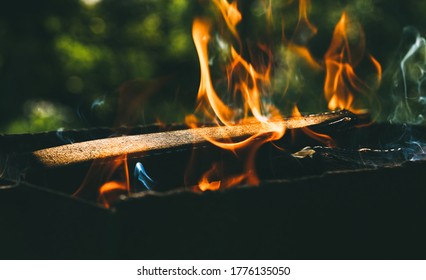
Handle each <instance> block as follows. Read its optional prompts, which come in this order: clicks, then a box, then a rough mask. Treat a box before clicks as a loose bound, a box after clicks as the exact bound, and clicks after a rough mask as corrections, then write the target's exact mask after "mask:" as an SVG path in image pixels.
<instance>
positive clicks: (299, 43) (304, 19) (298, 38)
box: [284, 0, 322, 70]
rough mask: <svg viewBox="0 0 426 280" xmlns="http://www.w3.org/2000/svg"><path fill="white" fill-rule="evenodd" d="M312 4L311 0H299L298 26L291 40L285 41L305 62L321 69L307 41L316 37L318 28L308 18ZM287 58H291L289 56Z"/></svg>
mask: <svg viewBox="0 0 426 280" xmlns="http://www.w3.org/2000/svg"><path fill="white" fill-rule="evenodd" d="M310 6H311V1H310V0H299V18H298V22H297V26H296V28H295V30H294V32H293V35H292V37H291V40H290V41H289V42H286V41H287V40H286V39H285V38H284V43H285V44H286V45H287V46H288V48H289V50H290V51H291V52H292V53H294V54H296V55H298V56H299V57H301V58H303V59H304V61H305V62H307V63H308V65H310V66H311V67H312V68H313V69H317V70H319V69H321V68H322V67H321V66H320V64H319V63H318V62H317V60H316V59H315V58H314V57H313V56H312V54H311V53H310V51H309V49H308V48H307V46H306V45H307V43H308V42H309V40H310V39H311V38H312V37H314V36H315V35H316V34H317V32H318V29H317V28H316V27H315V25H313V24H312V23H311V22H310V20H309V18H308V10H309V8H310ZM287 59H289V58H288V57H287Z"/></svg>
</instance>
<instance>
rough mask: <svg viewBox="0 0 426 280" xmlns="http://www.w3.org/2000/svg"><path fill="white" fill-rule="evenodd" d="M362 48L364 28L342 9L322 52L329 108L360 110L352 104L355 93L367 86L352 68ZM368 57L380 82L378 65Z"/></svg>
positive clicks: (355, 65)
mask: <svg viewBox="0 0 426 280" xmlns="http://www.w3.org/2000/svg"><path fill="white" fill-rule="evenodd" d="M354 37H355V38H354ZM364 50H365V37H364V32H363V31H362V29H361V27H360V26H358V25H354V24H353V22H351V21H350V20H349V19H348V16H347V15H346V13H343V14H342V17H341V18H340V21H339V22H338V24H337V25H336V27H335V29H334V33H333V38H332V41H331V45H330V47H329V49H328V51H327V53H326V54H325V66H326V78H325V84H324V93H325V98H326V100H327V101H328V108H329V109H330V110H336V109H350V110H351V111H353V112H355V113H359V112H363V110H362V108H356V107H354V101H355V97H356V98H359V95H366V94H367V93H368V92H369V91H371V89H370V87H369V86H368V85H367V84H365V83H364V81H362V80H361V79H360V78H359V77H358V76H357V75H356V73H355V70H354V68H355V67H357V66H358V64H359V63H360V62H361V60H362V59H363V58H364ZM369 59H370V61H371V63H372V64H373V66H374V67H375V68H376V72H377V77H378V78H377V80H378V82H380V80H381V74H382V70H381V66H380V64H379V62H378V61H377V60H376V59H374V57H372V56H369Z"/></svg>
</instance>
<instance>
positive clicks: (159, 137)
mask: <svg viewBox="0 0 426 280" xmlns="http://www.w3.org/2000/svg"><path fill="white" fill-rule="evenodd" d="M355 118H356V116H355V115H354V114H353V113H351V112H349V111H346V110H343V111H335V112H329V113H323V114H317V115H308V116H303V117H293V118H288V119H285V120H283V121H282V123H283V125H284V126H285V127H286V128H287V129H296V128H302V127H307V126H312V125H318V124H323V123H335V122H349V121H352V120H354V119H355ZM258 133H265V134H267V133H268V127H267V125H264V124H262V123H254V124H239V125H235V126H229V127H217V126H215V127H201V128H195V129H184V130H176V131H167V132H157V133H149V134H142V135H131V136H121V137H113V138H104V139H98V140H92V141H87V142H80V143H74V144H67V145H63V146H58V147H53V148H47V149H42V150H38V151H35V152H33V155H34V156H35V158H36V160H37V161H39V162H40V163H41V164H42V165H44V166H47V167H61V166H67V165H72V164H76V163H83V162H90V161H93V160H95V159H110V158H114V157H116V156H119V155H123V154H127V155H129V156H132V155H140V154H144V153H152V152H156V151H160V150H165V149H170V148H178V147H184V146H190V145H200V144H204V143H206V142H207V140H206V138H208V139H213V140H223V139H238V138H244V137H248V136H252V135H255V134H258Z"/></svg>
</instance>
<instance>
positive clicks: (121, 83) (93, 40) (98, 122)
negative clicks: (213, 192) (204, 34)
mask: <svg viewBox="0 0 426 280" xmlns="http://www.w3.org/2000/svg"><path fill="white" fill-rule="evenodd" d="M92 2H93V0H92ZM209 2H210V1H207V0H204V1H202V0H199V1H195V0H155V1H154V0H126V1H113V0H101V1H99V2H98V3H90V1H89V0H86V1H83V0H81V1H78V0H61V1H57V0H40V1H8V2H6V3H3V5H2V7H1V8H0V104H1V110H0V133H25V132H34V131H43V130H56V129H58V128H64V129H71V128H81V127H90V126H103V125H105V126H117V125H121V124H130V125H134V124H147V123H152V122H156V121H161V122H166V123H170V122H182V121H183V118H184V117H185V115H187V114H189V113H191V112H193V110H194V108H195V104H196V100H195V99H196V95H197V89H198V83H199V68H198V61H197V55H196V53H195V48H194V45H193V43H192V38H191V26H192V21H193V19H194V17H195V16H199V15H203V16H212V15H214V12H213V11H212V9H211V5H210V4H209ZM264 2H265V1H254V0H250V1H240V3H239V4H240V5H239V7H240V9H241V10H243V16H244V21H243V22H242V23H241V25H240V26H239V28H240V32H241V35H242V37H243V38H250V39H247V41H250V40H251V41H256V40H272V41H273V42H274V43H279V42H280V40H281V38H282V36H281V22H282V19H283V18H284V21H285V30H286V33H287V34H289V35H291V32H292V30H294V27H295V25H296V22H297V10H298V6H297V4H298V3H297V1H278V0H276V1H275V0H273V1H272V6H273V23H274V24H273V28H271V29H268V31H267V32H263V30H264V29H265V28H264V27H265V24H264V15H263V14H262V9H261V6H262V3H264ZM266 2H268V1H266ZM343 10H347V11H348V13H349V15H350V16H351V17H353V18H356V19H357V20H358V21H359V22H361V23H362V25H363V26H364V30H365V34H366V40H367V50H368V52H370V53H371V54H372V55H374V56H375V57H376V58H377V60H379V61H380V62H381V63H382V65H383V67H384V68H385V69H387V68H389V67H391V66H392V64H395V61H398V56H400V53H398V51H397V50H398V44H399V42H400V40H401V37H402V30H403V28H404V27H405V26H407V25H412V26H415V27H417V28H418V29H419V31H420V33H421V34H425V32H426V30H425V29H426V17H425V11H426V2H423V1H414V0H405V1H397V0H376V1H374V0H354V1H335V0H321V1H320V0H312V9H311V13H310V20H311V22H312V23H313V24H314V25H316V26H317V27H318V30H319V32H318V34H317V36H316V37H314V38H313V39H312V40H311V41H310V42H309V48H310V49H311V51H312V53H313V55H314V56H315V57H316V58H318V59H321V58H322V56H323V55H324V53H325V51H326V50H327V47H328V45H329V43H330V40H331V35H332V31H333V28H334V25H335V24H336V23H337V22H338V20H339V18H340V15H341V13H342V11H343ZM322 75H323V74H322ZM388 88H390V85H389V83H386V82H385V81H384V82H383V84H382V87H381V89H380V92H381V95H380V96H381V98H382V102H383V104H386V100H387V98H388V97H387V96H386V93H387V92H388ZM295 90H299V91H311V92H312V91H315V92H318V95H317V97H316V98H317V99H320V98H322V84H318V83H317V82H315V83H314V84H313V85H311V86H310V89H309V90H307V88H306V86H305V88H304V87H303V86H302V87H295ZM317 99H313V100H314V101H315V100H317ZM317 109H318V110H326V107H324V104H321V105H320V106H319V107H318V108H317Z"/></svg>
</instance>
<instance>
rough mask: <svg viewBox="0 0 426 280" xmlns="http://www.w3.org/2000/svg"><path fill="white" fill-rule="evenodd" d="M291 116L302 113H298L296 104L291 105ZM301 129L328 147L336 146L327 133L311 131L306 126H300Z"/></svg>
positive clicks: (299, 115)
mask: <svg viewBox="0 0 426 280" xmlns="http://www.w3.org/2000/svg"><path fill="white" fill-rule="evenodd" d="M292 116H293V117H296V118H297V117H302V114H301V113H300V111H299V108H298V107H297V105H295V106H294V107H293V113H292ZM301 130H302V132H303V133H305V134H306V135H308V136H309V137H311V138H313V139H315V140H317V141H318V142H321V143H323V144H324V145H326V146H328V147H335V146H336V144H335V143H334V140H333V138H331V137H330V136H328V135H327V134H323V133H318V132H315V131H313V130H312V129H310V128H308V127H302V128H301Z"/></svg>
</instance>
